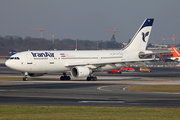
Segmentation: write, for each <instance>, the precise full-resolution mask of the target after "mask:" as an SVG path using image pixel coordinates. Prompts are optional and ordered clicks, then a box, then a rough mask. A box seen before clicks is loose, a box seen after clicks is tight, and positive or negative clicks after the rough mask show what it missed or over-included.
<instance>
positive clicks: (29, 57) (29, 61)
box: [26, 55, 33, 64]
mask: <svg viewBox="0 0 180 120" xmlns="http://www.w3.org/2000/svg"><path fill="white" fill-rule="evenodd" d="M26 57H27V64H33V61H32V58H31V56H30V55H26Z"/></svg>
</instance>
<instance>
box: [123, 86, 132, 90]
mask: <svg viewBox="0 0 180 120" xmlns="http://www.w3.org/2000/svg"><path fill="white" fill-rule="evenodd" d="M128 87H131V86H127V87H124V88H123V90H124V91H126V88H128Z"/></svg>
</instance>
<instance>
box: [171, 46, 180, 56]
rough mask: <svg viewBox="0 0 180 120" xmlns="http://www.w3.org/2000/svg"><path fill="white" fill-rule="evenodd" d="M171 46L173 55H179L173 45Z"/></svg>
mask: <svg viewBox="0 0 180 120" xmlns="http://www.w3.org/2000/svg"><path fill="white" fill-rule="evenodd" d="M171 48H172V51H173V57H180V53H179V52H178V50H177V49H176V48H175V47H174V46H171Z"/></svg>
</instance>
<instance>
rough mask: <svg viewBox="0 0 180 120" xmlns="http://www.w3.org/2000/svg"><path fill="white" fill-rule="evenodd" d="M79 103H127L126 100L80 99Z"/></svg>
mask: <svg viewBox="0 0 180 120" xmlns="http://www.w3.org/2000/svg"><path fill="white" fill-rule="evenodd" d="M78 102H79V103H125V102H124V101H78Z"/></svg>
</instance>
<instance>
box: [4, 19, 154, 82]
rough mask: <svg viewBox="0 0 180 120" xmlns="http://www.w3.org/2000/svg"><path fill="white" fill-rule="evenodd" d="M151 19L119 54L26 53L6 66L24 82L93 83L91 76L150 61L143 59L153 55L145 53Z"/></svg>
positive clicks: (81, 52)
mask: <svg viewBox="0 0 180 120" xmlns="http://www.w3.org/2000/svg"><path fill="white" fill-rule="evenodd" d="M153 21H154V19H145V21H144V22H143V24H142V25H141V26H140V28H139V29H138V31H137V32H136V34H135V35H134V37H133V38H132V40H131V42H130V43H129V44H128V45H127V46H126V47H125V48H123V49H122V50H89V51H86V50H77V51H59V50H56V51H47V50H46V51H25V52H18V53H16V54H14V55H12V56H11V57H10V58H9V59H8V60H7V61H6V63H5V64H6V66H7V67H9V68H11V69H14V70H16V71H20V72H22V73H23V75H24V77H23V80H24V81H27V80H28V75H29V76H31V77H33V76H42V75H44V74H46V73H63V76H61V77H60V80H70V79H71V77H70V76H67V74H66V73H68V72H70V73H71V76H72V77H75V78H79V77H87V80H88V81H92V80H94V81H96V80H97V77H95V76H93V73H94V72H103V71H109V70H113V69H118V68H121V67H124V66H127V64H131V63H134V62H143V61H149V60H152V59H143V57H144V56H146V55H149V54H152V53H153V52H152V51H148V50H146V46H147V43H148V40H149V36H150V33H151V29H152V25H153Z"/></svg>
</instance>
